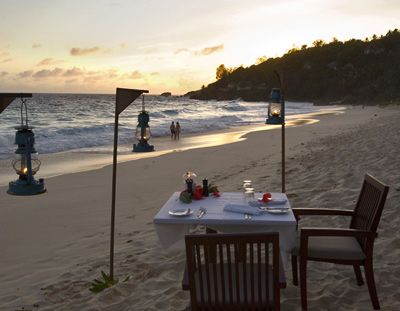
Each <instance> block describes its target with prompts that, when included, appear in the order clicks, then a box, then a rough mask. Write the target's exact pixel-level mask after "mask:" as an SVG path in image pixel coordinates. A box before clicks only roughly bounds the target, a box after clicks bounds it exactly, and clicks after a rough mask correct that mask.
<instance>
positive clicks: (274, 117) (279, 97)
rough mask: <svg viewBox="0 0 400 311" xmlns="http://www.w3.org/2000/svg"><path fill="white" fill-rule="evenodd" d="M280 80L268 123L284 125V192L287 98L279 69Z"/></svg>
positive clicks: (284, 181) (273, 94)
mask: <svg viewBox="0 0 400 311" xmlns="http://www.w3.org/2000/svg"><path fill="white" fill-rule="evenodd" d="M274 73H275V75H276V76H277V78H278V80H279V88H273V89H271V94H270V97H269V105H268V116H267V120H266V122H265V123H266V124H271V125H282V192H283V193H285V192H286V185H285V183H286V180H285V100H284V98H283V89H282V80H281V76H280V75H279V73H278V72H277V71H274Z"/></svg>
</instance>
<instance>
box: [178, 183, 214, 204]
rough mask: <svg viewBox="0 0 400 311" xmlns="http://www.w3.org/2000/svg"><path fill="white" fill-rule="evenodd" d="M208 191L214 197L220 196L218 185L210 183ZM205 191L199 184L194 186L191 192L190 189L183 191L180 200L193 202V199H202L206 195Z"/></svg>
mask: <svg viewBox="0 0 400 311" xmlns="http://www.w3.org/2000/svg"><path fill="white" fill-rule="evenodd" d="M208 192H209V193H210V194H211V195H212V196H213V197H216V198H217V197H219V196H220V193H219V190H218V187H217V186H216V185H213V184H210V185H209V186H208ZM204 196H205V195H204V191H203V187H202V186H200V185H198V186H194V188H193V189H192V191H191V192H189V191H188V189H185V190H183V191H182V192H181V194H180V195H179V200H180V201H181V202H183V203H187V204H189V203H192V201H193V200H201V199H203V197H204Z"/></svg>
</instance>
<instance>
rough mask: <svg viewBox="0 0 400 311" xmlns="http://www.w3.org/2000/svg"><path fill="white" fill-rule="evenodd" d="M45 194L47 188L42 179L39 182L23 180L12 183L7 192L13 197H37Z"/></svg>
mask: <svg viewBox="0 0 400 311" xmlns="http://www.w3.org/2000/svg"><path fill="white" fill-rule="evenodd" d="M44 192H46V188H45V186H44V180H43V179H42V178H41V179H39V181H37V180H36V179H33V180H32V181H31V182H28V181H27V180H22V179H17V180H16V181H10V183H9V185H8V190H7V193H8V194H12V195H35V194H41V193H44Z"/></svg>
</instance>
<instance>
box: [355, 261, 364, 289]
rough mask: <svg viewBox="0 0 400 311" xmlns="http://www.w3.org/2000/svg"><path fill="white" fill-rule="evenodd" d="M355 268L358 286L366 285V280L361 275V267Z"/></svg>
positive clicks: (356, 266)
mask: <svg viewBox="0 0 400 311" xmlns="http://www.w3.org/2000/svg"><path fill="white" fill-rule="evenodd" d="M353 268H354V273H355V275H356V279H357V285H358V286H361V285H363V284H364V280H363V277H362V274H361V269H360V266H359V265H353Z"/></svg>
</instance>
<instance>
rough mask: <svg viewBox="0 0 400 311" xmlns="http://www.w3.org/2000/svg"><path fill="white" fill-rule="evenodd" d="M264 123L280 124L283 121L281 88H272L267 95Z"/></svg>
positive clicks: (283, 101)
mask: <svg viewBox="0 0 400 311" xmlns="http://www.w3.org/2000/svg"><path fill="white" fill-rule="evenodd" d="M265 123H266V124H272V125H280V124H284V123H285V100H284V99H283V94H282V91H281V89H279V88H273V89H272V90H271V94H270V97H269V105H268V116H267V120H266V122H265Z"/></svg>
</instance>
